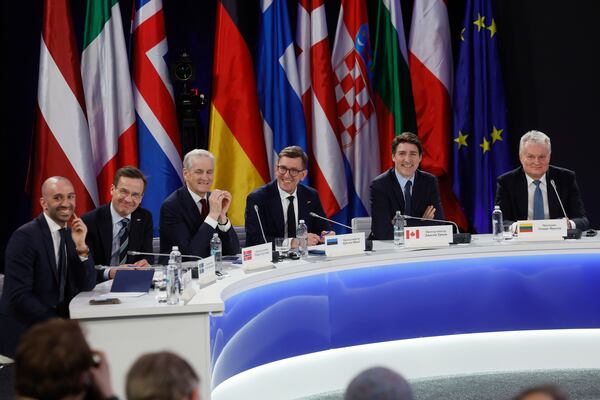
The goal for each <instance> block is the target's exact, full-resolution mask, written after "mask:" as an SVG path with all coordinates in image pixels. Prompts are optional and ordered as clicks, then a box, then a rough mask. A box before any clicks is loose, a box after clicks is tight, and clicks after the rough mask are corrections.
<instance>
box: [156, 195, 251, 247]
mask: <svg viewBox="0 0 600 400" xmlns="http://www.w3.org/2000/svg"><path fill="white" fill-rule="evenodd" d="M208 196H210V193H208ZM214 233H218V234H219V238H220V239H221V243H222V246H223V254H229V255H235V254H238V253H239V252H240V242H239V240H238V237H237V234H236V233H235V230H234V229H233V226H232V227H231V228H230V229H229V230H228V231H227V232H223V231H222V230H220V229H219V227H218V226H217V227H216V228H213V227H212V226H210V225H209V224H206V223H204V218H202V217H201V216H200V210H198V205H197V204H196V203H195V202H194V199H193V198H192V195H191V194H190V192H189V191H188V189H187V187H186V186H183V187H181V188H179V189H177V190H176V191H174V192H173V193H171V194H170V195H169V197H167V199H166V200H165V201H164V202H163V203H162V206H161V207H160V252H161V253H170V252H171V248H172V247H173V246H179V251H181V254H193V255H196V256H200V257H208V256H210V240H211V239H212V237H213V234H214Z"/></svg>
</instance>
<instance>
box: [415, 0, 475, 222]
mask: <svg viewBox="0 0 600 400" xmlns="http://www.w3.org/2000/svg"><path fill="white" fill-rule="evenodd" d="M408 47H409V68H410V76H411V80H412V88H413V96H414V101H415V113H416V118H417V130H418V133H419V138H420V139H421V142H423V160H422V161H421V168H423V169H424V170H426V171H428V172H430V173H432V174H434V175H436V176H438V178H439V184H440V196H441V198H442V206H443V208H444V213H445V216H446V218H448V219H450V220H452V221H454V222H456V223H457V224H458V225H459V226H461V227H462V228H463V229H465V228H466V227H467V226H468V223H467V219H466V217H465V215H464V213H463V211H462V209H461V207H460V204H459V203H458V201H457V200H456V197H455V195H454V193H453V191H452V183H451V179H450V143H451V139H450V131H451V128H452V127H451V112H452V111H451V108H450V99H451V96H452V48H451V45H450V27H449V23H448V10H447V8H446V3H445V1H444V0H415V2H414V6H413V15H412V24H411V30H410V40H409V46H408Z"/></svg>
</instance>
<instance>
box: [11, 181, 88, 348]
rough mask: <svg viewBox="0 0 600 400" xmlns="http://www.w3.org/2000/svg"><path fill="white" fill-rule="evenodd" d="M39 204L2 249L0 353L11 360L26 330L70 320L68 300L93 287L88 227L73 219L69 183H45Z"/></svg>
mask: <svg viewBox="0 0 600 400" xmlns="http://www.w3.org/2000/svg"><path fill="white" fill-rule="evenodd" d="M40 204H41V205H42V209H43V212H42V213H41V214H40V215H39V216H38V217H37V218H35V219H34V220H33V221H31V222H28V223H26V224H25V225H23V226H21V227H20V228H19V229H17V230H16V231H15V232H14V233H13V235H12V236H11V238H10V240H9V241H8V245H7V247H6V264H5V276H4V289H3V293H2V299H1V300H0V326H1V327H2V328H1V329H0V339H1V343H0V345H1V349H0V352H1V353H2V354H5V355H9V356H11V355H13V354H14V351H15V348H16V345H17V343H18V340H19V338H20V336H21V334H22V333H23V332H24V331H25V330H27V329H28V328H29V327H30V326H32V325H33V324H35V323H37V322H40V321H44V320H46V319H48V318H51V317H57V316H58V317H65V318H68V316H69V302H70V301H71V299H72V298H73V297H75V296H76V295H77V294H78V293H79V292H81V291H89V290H92V289H93V288H94V285H95V284H96V274H95V271H94V260H93V258H92V256H91V254H90V252H89V248H88V247H87V245H86V243H85V237H86V234H87V227H86V225H85V223H84V222H83V221H82V220H81V219H80V218H78V217H77V216H76V215H75V189H74V188H73V185H72V184H71V182H70V181H69V180H68V179H66V178H63V177H51V178H48V179H47V180H46V181H45V182H44V184H43V185H42V197H41V199H40ZM71 218H73V220H72V223H71V227H70V228H69V227H68V225H67V223H68V221H69V220H71Z"/></svg>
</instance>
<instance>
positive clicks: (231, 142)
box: [209, 0, 270, 225]
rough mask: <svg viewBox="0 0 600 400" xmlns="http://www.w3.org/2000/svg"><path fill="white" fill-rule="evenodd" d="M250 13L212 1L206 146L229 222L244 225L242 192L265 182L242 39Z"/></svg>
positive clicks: (245, 4)
mask: <svg viewBox="0 0 600 400" xmlns="http://www.w3.org/2000/svg"><path fill="white" fill-rule="evenodd" d="M255 11H257V10H256V9H255V4H254V2H249V1H245V0H220V1H218V3H217V24H216V34H215V53H214V63H213V83H212V92H213V93H212V104H211V112H210V127H209V135H210V136H209V150H210V151H211V152H212V153H213V154H214V155H215V157H216V159H217V161H216V166H215V174H214V187H216V188H219V189H225V190H228V191H230V192H231V194H232V196H233V201H232V203H231V207H230V208H229V212H228V216H229V218H230V219H231V223H232V224H234V225H244V210H245V206H246V196H247V195H248V193H250V192H251V191H252V190H254V189H255V188H257V187H259V186H261V185H264V184H265V183H266V182H269V181H270V177H269V166H268V165H267V154H266V147H265V141H264V137H263V129H262V120H261V116H260V110H259V108H258V97H257V94H256V82H255V80H254V76H255V75H254V67H253V64H252V57H251V55H250V51H249V47H248V44H247V43H246V38H247V32H246V31H245V28H246V27H247V26H248V23H247V22H248V18H253V17H254V14H255ZM244 33H246V35H245V34H244Z"/></svg>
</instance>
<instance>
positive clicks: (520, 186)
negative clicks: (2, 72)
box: [515, 168, 529, 220]
mask: <svg viewBox="0 0 600 400" xmlns="http://www.w3.org/2000/svg"><path fill="white" fill-rule="evenodd" d="M515 187H516V189H517V193H515V194H516V199H517V210H518V214H517V215H518V217H519V219H524V220H525V219H527V218H528V213H527V209H528V207H529V190H528V188H527V178H526V177H525V171H523V168H521V169H520V170H519V174H518V175H517V185H516V186H515Z"/></svg>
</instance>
